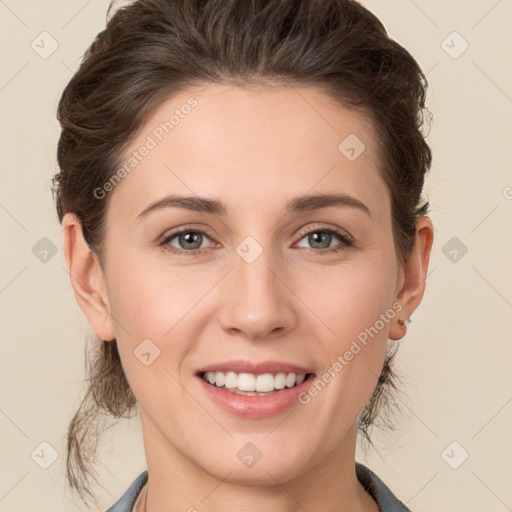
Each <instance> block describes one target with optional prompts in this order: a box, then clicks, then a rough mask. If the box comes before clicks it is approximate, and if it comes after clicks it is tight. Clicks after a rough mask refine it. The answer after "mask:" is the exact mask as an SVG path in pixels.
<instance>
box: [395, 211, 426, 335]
mask: <svg viewBox="0 0 512 512" xmlns="http://www.w3.org/2000/svg"><path fill="white" fill-rule="evenodd" d="M433 240H434V227H433V225H432V221H431V220H430V218H429V217H427V216H421V217H418V219H417V220H416V235H415V242H414V249H413V252H412V254H411V256H410V258H409V260H408V261H407V263H406V265H405V267H404V276H403V286H402V288H401V290H400V292H399V293H398V295H397V296H396V301H398V302H399V303H400V304H401V306H402V309H401V310H400V312H399V313H398V314H397V317H396V320H395V321H394V322H393V324H392V325H391V327H390V329H389V333H388V337H389V338H390V339H392V340H399V339H401V338H402V337H403V336H404V335H405V333H406V331H407V326H406V324H404V323H401V322H399V320H403V321H404V322H405V320H406V318H409V317H410V316H411V315H412V314H413V313H414V311H415V310H416V308H417V307H418V306H419V305H420V303H421V300H422V299H423V294H424V292H425V280H426V278H427V270H428V263H429V261H430V253H431V250H432V243H433Z"/></svg>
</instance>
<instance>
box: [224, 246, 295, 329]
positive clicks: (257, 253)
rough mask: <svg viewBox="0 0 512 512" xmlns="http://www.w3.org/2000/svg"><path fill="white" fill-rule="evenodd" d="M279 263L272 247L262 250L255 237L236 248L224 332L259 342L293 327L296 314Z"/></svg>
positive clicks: (227, 298) (226, 301) (225, 310)
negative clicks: (258, 339) (232, 332)
mask: <svg viewBox="0 0 512 512" xmlns="http://www.w3.org/2000/svg"><path fill="white" fill-rule="evenodd" d="M278 260H279V258H278V255H275V254H274V253H273V251H272V249H271V246H270V245H269V246H268V248H267V247H265V248H263V246H262V245H260V244H259V243H258V242H257V241H256V240H255V239H253V238H252V237H247V238H246V239H244V240H243V241H242V242H241V243H240V244H239V245H238V246H237V248H236V253H234V254H233V265H234V269H233V272H231V273H230V274H231V277H230V280H231V286H230V287H229V288H230V291H229V297H225V302H224V304H223V306H222V314H221V323H222V326H223V328H224V329H226V330H231V331H236V332H242V333H243V334H245V336H247V337H248V338H251V339H256V338H262V337H265V336H266V335H268V334H270V333H271V332H273V331H276V332H277V331H282V330H286V329H289V328H290V327H291V326H292V325H293V323H294V321H295V313H294V311H293V305H292V303H291V301H290V292H289V291H288V290H287V288H286V286H284V284H283V283H282V282H281V280H284V279H283V277H281V278H278V276H279V273H280V272H281V270H279V269H280V268H281V267H280V265H279V264H278ZM276 274H277V277H276Z"/></svg>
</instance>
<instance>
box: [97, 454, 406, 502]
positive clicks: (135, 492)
mask: <svg viewBox="0 0 512 512" xmlns="http://www.w3.org/2000/svg"><path fill="white" fill-rule="evenodd" d="M356 476H357V479H358V480H359V481H360V482H361V484H362V485H363V487H364V488H365V489H366V491H367V492H368V493H369V494H370V495H371V496H373V499H374V500H375V501H376V502H377V505H379V509H380V512H411V511H410V510H409V509H408V508H407V507H406V506H405V505H404V504H403V503H402V502H401V501H399V500H398V498H397V497H396V496H395V495H394V494H393V493H392V492H391V491H390V490H389V488H388V487H387V486H386V484H385V483H384V482H383V481H382V480H381V479H380V478H379V477H378V476H377V475H376V474H375V473H374V472H373V471H372V470H371V469H369V468H367V467H366V466H363V464H360V463H359V462H356ZM147 481H148V471H147V469H146V470H144V471H143V472H142V473H141V474H140V475H139V476H138V477H137V478H136V479H135V480H134V481H133V483H132V484H131V485H130V487H128V489H127V490H126V491H125V493H124V494H123V495H122V496H121V497H120V498H119V500H118V501H116V502H115V503H114V504H113V505H112V506H111V507H110V508H109V509H108V510H107V511H106V512H132V509H133V505H134V504H135V501H136V500H137V497H138V496H139V493H140V491H141V490H142V488H143V487H144V486H145V485H146V482H147Z"/></svg>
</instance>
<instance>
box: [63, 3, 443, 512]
mask: <svg viewBox="0 0 512 512" xmlns="http://www.w3.org/2000/svg"><path fill="white" fill-rule="evenodd" d="M426 87H427V84H426V80H425V77H424V75H423V73H422V71H421V69H420V68H419V66H418V64H417V63H416V61H415V60H414V59H413V58H412V57H411V55H410V54H409V53H408V52H407V51H406V50H405V49H404V48H402V47H401V46H400V45H399V44H397V43H396V42H394V41H393V40H392V39H390V38H389V37H388V36H387V34H386V31H385V29H384V27H383V26H382V24H381V23H380V22H379V21H378V20H377V19H376V18H375V16H374V15H372V14H371V13H370V12H368V11H367V10H366V9H364V8H363V7H362V6H361V5H360V4H358V3H356V2H354V1H352V0H321V1H320V0H251V1H249V0H231V1H229V2H228V1H226V0H139V1H135V2H134V3H132V4H130V5H128V6H126V7H123V8H120V9H119V10H118V11H117V12H116V13H115V14H114V15H113V17H112V18H111V19H110V21H109V22H108V24H107V27H106V29H105V30H104V31H103V32H101V33H100V34H99V35H98V36H97V38H96V40H95V41H94V43H93V44H92V46H91V47H90V49H89V50H88V52H87V53H86V55H85V58H84V61H83V62H82V64H81V66H80V69H79V70H78V72H77V73H76V74H75V76H74V77H73V78H72V80H71V81H70V83H69V84H68V86H67V87H66V89H65V91H64V93H63V95H62V98H61V100H60V104H59V109H58V118H59V121H60V123H61V126H62V133H61V138H60V141H59V146H58V161H59V166H60V172H59V173H58V174H57V175H56V176H55V179H54V187H55V188H54V193H55V199H56V204H57V211H58V215H59V219H60V221H61V222H62V226H63V233H64V250H65V255H66V260H67V263H68V267H69V271H70V275H71V284H72V286H73V289H74V293H75V297H76V300H77V301H78V304H79V305H80V307H81V308H82V310H83V311H84V313H85V315H86V316H87V318H88V320H89V322H90V324H91V326H92V328H93V330H94V332H95V334H96V335H97V337H98V338H99V339H97V340H96V345H95V348H96V349H97V350H96V353H95V354H93V355H92V357H91V360H90V361H89V362H88V365H89V367H88V372H89V379H90V384H89V388H88V391H87V394H86V396H85V397H84V399H83V402H82V404H81V407H80V409H79V411H78V412H77V413H76V415H75V417H74V418H73V421H72V423H71V425H70V428H69V432H68V466H67V469H68V477H69V479H70V483H71V486H72V487H73V488H74V489H76V490H77V491H79V493H80V496H82V497H83V495H84V494H88V495H89V496H92V494H91V493H90V490H89V488H88V485H87V483H88V479H87V475H88V473H89V468H88V459H92V455H91V453H93V452H94V448H92V449H91V445H94V443H95V442H96V441H97V440H96V436H95V433H94V431H93V432H91V429H93V428H97V427H93V425H96V423H94V422H93V419H95V417H96V416H97V415H98V414H99V413H100V412H101V411H107V412H108V413H109V414H111V415H112V416H114V417H115V418H120V417H123V416H125V415H126V414H127V413H132V412H134V411H136V412H138V413H139V414H140V419H141V424H142V431H143V440H144V449H145V455H146V461H147V466H148V469H147V471H144V472H143V473H141V474H140V475H139V477H138V478H137V479H136V480H135V481H134V482H133V483H132V484H131V486H130V487H129V488H128V489H127V491H126V492H125V493H124V495H123V496H122V497H121V498H120V499H119V500H118V501H117V502H116V503H115V504H114V505H113V506H112V507H110V508H109V512H121V511H123V512H124V511H132V510H134V511H146V512H163V511H166V512H169V511H178V510H189V511H194V510H199V511H219V510H222V511H236V510H242V509H243V510H244V511H253V510H258V511H259V510H262V509H268V510H273V511H278V512H279V511H292V510H293V511H295V510H309V511H320V510H321V511H326V510H333V511H334V510H336V511H351V512H354V511H355V512H362V511H368V512H370V511H371V512H376V511H378V510H382V511H389V510H392V511H395V510H404V511H405V510H408V509H407V508H406V506H405V505H404V504H403V503H402V502H401V501H400V500H399V499H398V498H397V497H396V496H395V495H394V494H393V493H392V491H391V490H390V489H389V488H388V487H387V486H386V485H385V484H384V482H383V481H382V480H381V479H379V477H378V476H377V475H376V474H375V473H373V472H372V471H370V470H369V469H368V468H366V467H365V466H364V465H362V464H359V463H356V461H355V447H356V441H357V437H358V434H360V435H361V436H362V437H363V438H366V439H367V440H369V432H370V428H371V426H372V424H374V422H375V420H376V418H377V416H378V413H379V414H382V406H383V404H384V405H385V404H386V403H388V402H389V401H390V393H391V391H392V388H393V387H394V380H393V377H394V374H393V368H392V361H393V355H394V353H395V349H396V345H393V344H390V343H388V342H389V340H399V339H401V338H402V337H403V336H404V335H405V333H406V329H407V323H406V319H407V318H408V317H409V316H410V315H411V314H412V313H413V311H414V310H415V309H416V308H417V307H418V305H419V304H420V302H421V300H422V297H423V293H424V286H425V277H426V273H427V267H428V262H429V257H430V251H431V246H432V240H433V227H432V223H431V221H430V219H429V218H428V217H427V216H426V213H427V209H428V202H423V203H422V200H421V193H422V188H423V184H424V179H425V174H426V172H427V171H428V169H429V167H430V164H431V151H430V148H429V147H428V145H427V144H426V142H425V140H424V136H423V134H422V133H421V126H422V114H423V113H424V111H425V105H424V100H425V91H426ZM392 347H395V349H394V348H392ZM100 432H101V430H99V429H98V433H100ZM75 466H76V468H78V469H77V470H76V469H75Z"/></svg>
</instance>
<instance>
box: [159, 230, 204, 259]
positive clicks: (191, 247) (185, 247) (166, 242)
mask: <svg viewBox="0 0 512 512" xmlns="http://www.w3.org/2000/svg"><path fill="white" fill-rule="evenodd" d="M174 239H176V244H178V245H177V246H176V245H174V244H173V243H172V241H173V240H174ZM205 239H206V240H211V239H210V237H209V236H208V235H207V234H206V233H205V232H204V231H198V230H191V229H181V230H177V231H174V232H173V233H171V234H170V235H168V236H166V237H165V238H164V239H163V240H162V242H161V244H160V245H162V246H164V247H165V248H166V249H168V250H170V251H171V252H174V253H176V254H182V253H188V254H192V255H193V254H197V253H198V252H202V249H204V248H205V247H208V245H206V246H202V245H203V242H204V241H205Z"/></svg>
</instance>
